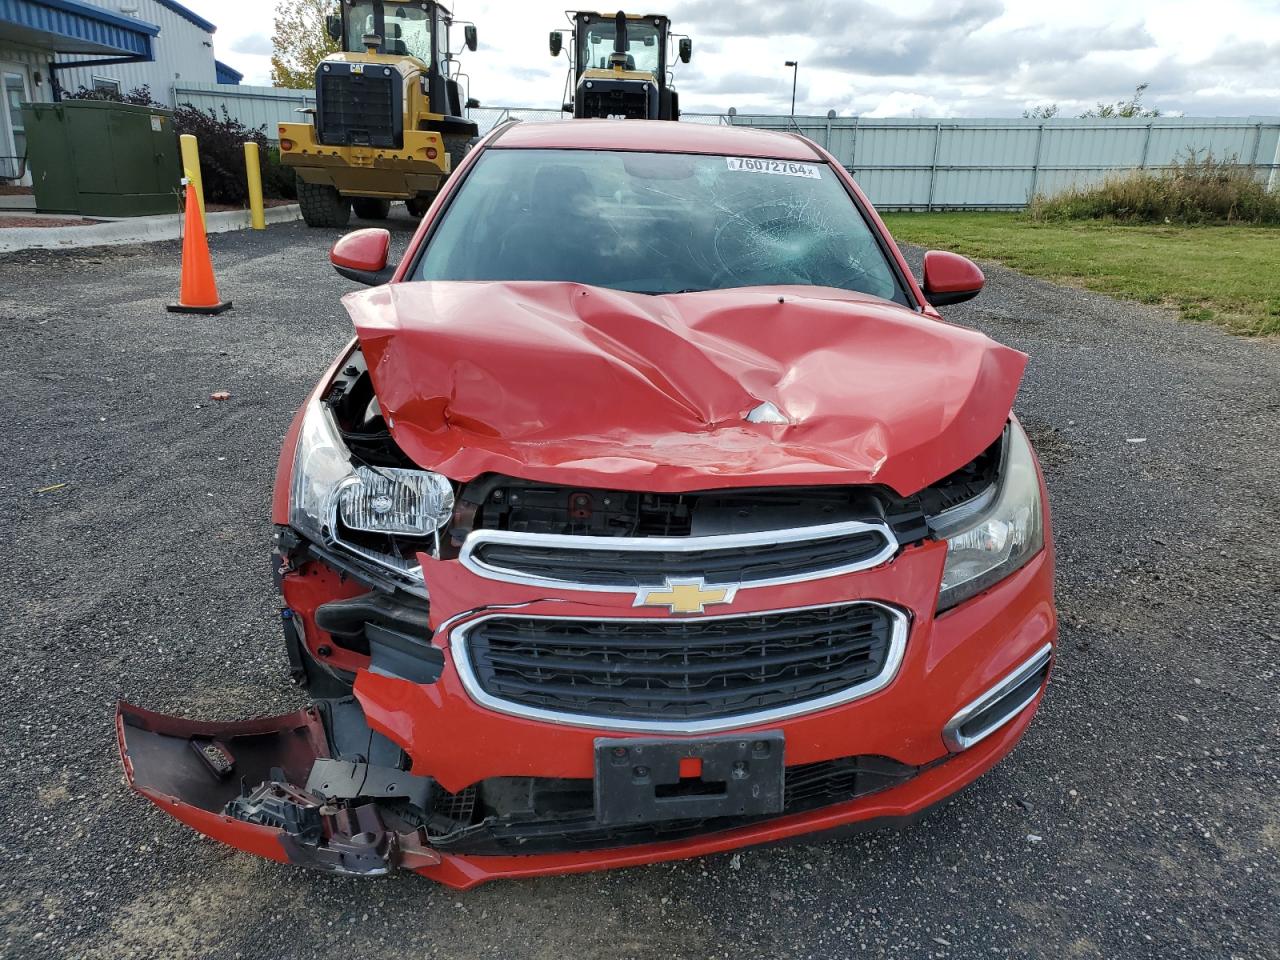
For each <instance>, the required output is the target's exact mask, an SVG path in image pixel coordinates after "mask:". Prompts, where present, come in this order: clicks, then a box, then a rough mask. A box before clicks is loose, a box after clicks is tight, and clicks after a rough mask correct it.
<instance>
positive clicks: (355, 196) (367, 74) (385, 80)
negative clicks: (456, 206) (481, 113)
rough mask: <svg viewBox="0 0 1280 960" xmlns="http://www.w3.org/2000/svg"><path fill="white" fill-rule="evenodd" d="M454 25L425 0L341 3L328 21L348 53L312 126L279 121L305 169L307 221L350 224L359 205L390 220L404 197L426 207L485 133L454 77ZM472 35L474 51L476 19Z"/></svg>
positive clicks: (331, 68)
mask: <svg viewBox="0 0 1280 960" xmlns="http://www.w3.org/2000/svg"><path fill="white" fill-rule="evenodd" d="M452 25H453V18H452V16H451V15H450V13H449V11H448V10H447V9H445V8H444V7H443V6H441V5H440V4H438V3H434V2H420V0H414V2H410V0H342V2H341V7H340V12H339V13H337V14H334V15H332V16H330V17H328V18H327V28H328V31H329V34H330V36H332V37H333V38H334V39H335V40H337V41H338V42H339V43H340V45H341V51H342V52H340V53H335V54H331V55H329V56H328V57H326V58H325V59H324V60H323V61H321V63H320V65H319V67H318V68H317V69H316V106H315V110H314V111H312V122H310V123H282V124H280V160H281V162H282V163H284V164H285V165H286V166H290V167H293V169H294V170H295V171H296V173H297V178H298V201H299V203H300V205H301V207H302V217H303V219H304V220H306V222H307V225H308V226H312V227H342V226H345V225H346V223H347V221H348V220H349V219H350V217H351V212H352V209H353V208H354V210H355V214H356V216H358V217H366V218H371V219H383V218H385V217H386V216H387V214H388V213H389V212H390V209H391V204H392V202H393V201H396V200H403V201H404V202H405V204H406V205H407V206H408V208H409V212H410V213H412V214H413V215H415V216H421V215H422V214H423V213H424V212H425V211H426V209H427V205H428V204H429V203H430V202H431V198H432V197H434V196H435V194H436V191H438V190H439V189H440V186H441V184H443V183H444V181H445V179H446V178H447V177H448V176H449V174H450V172H452V170H453V168H454V167H455V166H456V165H457V164H458V162H459V161H461V159H462V157H463V155H464V154H465V153H466V151H467V149H468V148H469V146H470V144H471V143H472V141H473V140H474V139H475V137H476V136H477V135H478V134H479V129H478V128H477V126H476V125H475V124H474V123H472V122H471V121H470V120H467V119H465V118H464V116H463V104H462V93H461V90H460V88H459V86H458V82H457V80H456V79H455V78H454V77H453V76H451V75H450V67H451V65H455V64H456V63H457V61H456V60H455V59H454V58H453V55H452V54H451V52H450V49H449V28H450V27H451V26H452ZM465 36H466V46H467V48H468V49H470V50H475V48H476V29H475V27H474V26H473V25H470V24H467V25H466V30H465ZM470 105H472V104H470V103H469V104H468V106H470Z"/></svg>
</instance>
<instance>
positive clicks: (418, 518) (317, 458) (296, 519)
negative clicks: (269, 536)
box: [289, 401, 453, 552]
mask: <svg viewBox="0 0 1280 960" xmlns="http://www.w3.org/2000/svg"><path fill="white" fill-rule="evenodd" d="M452 515H453V487H452V486H451V485H450V483H449V481H448V480H447V479H446V478H445V477H442V476H440V474H438V473H431V472H430V471H427V470H404V469H400V468H397V467H372V466H366V465H363V464H362V465H360V466H356V465H355V464H353V463H352V462H351V453H350V451H348V450H347V447H346V445H345V444H344V443H343V442H342V438H341V436H339V434H338V428H337V426H336V424H334V422H333V414H332V413H331V412H330V411H329V408H328V407H327V406H325V405H324V404H323V403H320V402H319V401H316V402H314V403H312V404H311V405H310V406H309V407H308V408H307V413H306V416H305V417H304V418H303V421H302V429H301V430H300V431H299V433H298V452H297V455H296V456H295V457H294V462H293V496H292V498H291V500H290V504H289V522H290V524H292V526H293V527H294V528H295V529H296V530H298V532H300V533H302V534H305V535H306V536H307V537H309V538H310V539H312V540H314V541H316V542H317V543H333V542H334V541H336V540H339V539H340V537H339V526H340V525H341V526H342V527H346V528H348V529H351V530H359V531H364V532H366V533H374V534H378V533H381V534H387V535H389V536H390V535H394V536H415V537H429V536H431V535H433V534H434V533H435V532H436V531H437V530H439V529H440V528H441V527H443V526H444V525H445V524H446V523H448V522H449V518H450V517H451V516H452ZM360 552H365V551H360Z"/></svg>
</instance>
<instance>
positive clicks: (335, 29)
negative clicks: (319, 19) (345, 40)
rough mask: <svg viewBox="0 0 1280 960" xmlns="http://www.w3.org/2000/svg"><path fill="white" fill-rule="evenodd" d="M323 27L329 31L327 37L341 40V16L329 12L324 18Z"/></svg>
mask: <svg viewBox="0 0 1280 960" xmlns="http://www.w3.org/2000/svg"><path fill="white" fill-rule="evenodd" d="M324 28H325V30H326V31H328V33H329V39H330V40H335V41H339V42H341V40H342V17H341V15H339V14H336V13H331V14H329V16H327V17H325V18H324Z"/></svg>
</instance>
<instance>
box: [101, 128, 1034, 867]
mask: <svg viewBox="0 0 1280 960" xmlns="http://www.w3.org/2000/svg"><path fill="white" fill-rule="evenodd" d="M388 242H389V236H388V234H387V233H386V231H383V230H362V231H359V232H357V233H354V234H351V235H348V236H346V237H344V238H342V239H341V240H340V241H338V243H337V244H336V245H335V247H334V249H333V253H332V260H333V263H334V265H335V266H336V267H337V268H338V270H339V271H340V272H342V273H343V274H345V275H347V276H349V277H353V278H355V279H358V280H361V281H363V282H365V283H368V284H370V285H374V286H373V289H370V290H367V291H363V292H359V293H353V294H351V295H350V296H348V297H346V298H345V300H344V303H345V305H346V307H347V310H348V311H349V312H350V314H351V318H352V320H353V321H354V324H355V329H356V334H357V336H356V339H355V340H353V341H352V342H351V344H350V345H349V346H348V347H347V349H345V350H344V351H343V352H342V354H341V355H340V356H339V357H338V358H337V360H336V361H335V362H334V364H333V366H332V367H331V368H330V369H329V371H328V372H327V373H325V375H324V377H323V378H322V379H321V381H320V383H319V385H318V386H317V387H316V389H315V391H314V393H313V394H312V395H311V397H310V398H309V399H308V400H307V402H306V404H305V405H304V406H303V408H302V410H301V411H300V412H299V413H298V415H297V418H296V419H295V421H294V423H293V426H292V428H291V429H290V431H289V435H288V439H287V441H286V442H285V446H284V450H283V452H282V454H281V458H280V470H279V476H278V478H277V483H276V490H275V503H274V508H273V509H274V517H275V522H276V523H277V524H278V529H279V536H278V543H277V546H276V549H275V552H274V563H275V571H276V578H277V581H278V583H279V586H280V590H281V592H282V594H283V596H284V604H285V606H284V610H283V625H284V635H285V641H286V646H287V650H288V656H289V661H290V664H291V667H292V671H293V675H294V677H295V678H296V679H297V680H298V682H299V683H302V684H305V685H307V686H308V687H309V688H310V691H311V693H312V695H313V697H314V703H313V705H312V706H310V707H308V708H306V709H305V710H302V711H299V712H298V713H294V714H291V715H289V716H284V717H277V718H273V719H267V720H252V721H246V722H242V723H200V722H195V721H188V720H183V719H177V718H172V717H167V716H161V715H158V714H155V713H151V712H148V711H146V710H143V709H140V708H138V707H134V706H130V705H127V704H122V705H121V706H120V709H119V713H118V717H117V729H118V733H119V741H120V751H121V755H122V758H123V761H124V766H125V770H126V773H127V776H128V779H129V782H130V783H131V784H132V786H133V787H134V789H136V790H137V791H138V792H140V793H142V794H143V795H144V796H146V797H147V798H148V799H150V800H151V801H152V802H154V803H156V804H157V805H158V806H160V807H161V808H162V809H164V810H165V811H167V812H168V813H170V814H171V815H172V816H174V817H176V818H177V819H179V820H182V821H183V822H185V823H187V824H189V825H190V826H192V827H194V828H195V829H197V830H199V831H200V832H202V833H205V834H207V835H208V836H211V837H214V838H216V839H218V840H221V841H223V842H225V843H228V844H231V845H233V846H235V847H239V848H241V849H243V850H247V851H250V852H252V853H256V854H258V855H260V856H263V857H268V858H270V859H273V860H277V861H281V862H291V863H296V864H301V865H305V866H310V867H317V868H320V869H323V870H329V871H336V872H341V873H362V874H378V873H384V872H387V871H390V870H393V869H396V868H406V869H410V870H414V871H417V872H419V873H421V874H423V875H425V876H428V877H431V878H433V879H436V880H439V881H441V882H443V883H446V884H449V885H451V886H455V887H469V886H473V885H475V884H478V883H481V882H484V881H486V880H490V879H493V878H498V877H523V876H531V875H536V874H544V873H563V872H571V871H583V870H591V869H596V868H602V867H615V866H624V865H630V864H642V863H652V862H656V861H662V860H672V859H676V858H680V857H689V856H695V855H700V854H707V853H713V852H718V851H724V850H731V849H734V848H735V847H742V846H746V845H749V844H757V843H763V842H770V841H778V840H783V839H786V838H792V837H798V836H800V835H804V834H816V833H820V832H830V831H837V830H851V829H862V828H868V827H877V826H883V825H888V824H902V823H905V822H907V821H910V820H912V819H914V818H916V817H918V816H920V815H922V814H923V813H924V812H925V811H927V810H929V809H930V808H931V807H933V806H935V805H936V804H938V803H940V802H942V801H944V800H946V799H947V798H948V797H950V796H951V795H952V794H954V793H955V792H956V791H957V790H959V789H961V788H962V787H964V786H965V785H966V784H968V783H970V782H972V781H973V780H974V779H975V778H977V777H978V776H979V775H981V774H982V773H983V772H984V771H986V770H988V769H989V768H990V767H991V766H992V765H994V764H995V763H996V762H997V761H998V760H999V759H1000V758H1001V757H1003V756H1004V755H1005V754H1006V753H1008V752H1009V751H1010V750H1011V749H1012V748H1013V746H1014V744H1015V743H1017V741H1018V739H1019V738H1020V737H1021V736H1022V734H1023V732H1024V731H1025V730H1026V729H1027V726H1028V724H1030V722H1031V718H1032V715H1033V713H1034V712H1035V709H1036V706H1037V704H1038V702H1039V698H1040V696H1041V692H1042V690H1043V689H1044V685H1045V683H1046V681H1047V678H1048V675H1049V670H1050V666H1051V664H1052V660H1053V651H1054V644H1055V640H1056V635H1057V624H1056V615H1055V610H1054V601H1053V550H1052V544H1051V541H1050V535H1049V517H1048V510H1047V500H1046V495H1045V490H1044V484H1043V481H1042V478H1041V475H1040V470H1039V467H1038V464H1037V462H1036V458H1035V455H1034V453H1033V452H1032V449H1031V446H1030V444H1029V443H1028V441H1027V437H1026V435H1025V433H1024V432H1023V429H1022V427H1021V426H1020V425H1019V423H1018V420H1017V418H1016V417H1014V415H1013V414H1012V412H1011V411H1012V405H1013V401H1014V396H1015V394H1016V392H1017V389H1018V384H1019V380H1020V378H1021V376H1022V372H1023V368H1024V365H1025V362H1026V357H1025V356H1024V355H1023V354H1021V353H1019V352H1017V351H1015V350H1012V349H1009V348H1008V347H1004V346H1001V345H1000V344H997V343H995V342H993V341H991V340H989V339H988V338H987V337H985V336H983V335H982V334H980V333H977V332H975V331H973V330H969V329H965V328H962V327H958V326H953V325H951V324H949V323H946V322H945V321H943V320H942V318H941V317H940V316H939V314H938V313H937V311H936V309H935V308H936V307H937V306H939V305H942V304H948V303H956V302H959V301H961V300H965V299H968V298H970V297H972V296H974V295H976V294H977V293H978V291H979V290H980V288H981V287H982V283H983V277H982V274H981V272H980V271H979V270H978V268H977V267H975V266H974V265H973V264H972V263H970V262H969V261H967V260H965V259H963V258H961V257H957V256H954V255H951V254H947V253H930V254H928V255H927V256H926V257H925V261H924V278H923V287H921V286H919V285H917V283H916V281H915V280H914V279H913V277H912V275H911V272H910V271H909V269H908V267H907V264H906V262H905V261H904V260H903V258H902V255H901V254H900V253H899V251H898V249H897V247H896V246H895V244H894V242H893V240H892V238H891V237H890V236H889V234H888V232H887V231H886V230H885V227H884V225H883V224H882V223H881V221H880V219H879V218H878V217H877V215H876V213H875V211H874V210H873V209H872V207H871V205H870V203H868V202H867V199H866V197H865V196H863V194H862V193H861V191H860V190H859V189H858V187H857V185H856V184H855V183H854V181H853V180H852V178H851V177H850V176H849V174H848V173H847V172H846V171H845V170H844V169H843V168H842V167H841V166H840V165H839V163H838V162H837V161H836V160H835V159H834V158H833V157H832V156H831V155H830V154H829V153H827V152H826V151H825V150H823V149H822V148H820V147H818V146H817V145H816V144H814V143H812V142H811V141H808V140H806V139H804V138H803V137H799V136H791V135H784V134H779V133H770V132H762V131H754V130H750V129H745V128H723V127H708V126H700V125H694V124H685V123H679V124H675V123H672V124H665V123H664V124H658V123H634V124H633V123H615V122H609V121H575V122H565V123H548V124H533V123H529V124H526V123H512V124H508V125H504V126H501V127H499V128H498V129H496V130H495V131H494V132H493V133H491V134H490V135H489V136H488V137H487V138H486V139H485V140H484V141H483V142H482V143H481V144H479V145H478V146H477V148H476V149H474V150H473V151H472V152H471V154H470V155H469V156H468V158H467V159H466V161H465V162H464V163H462V164H461V165H460V167H459V170H458V171H457V173H456V175H455V176H454V177H452V178H451V179H450V181H449V183H448V185H447V186H446V187H445V189H444V191H443V192H442V193H441V194H440V196H439V197H438V198H437V199H436V201H435V203H434V205H433V207H432V208H431V210H430V211H429V213H428V214H427V216H426V218H425V220H424V221H423V223H422V226H421V228H420V229H419V230H418V233H417V235H416V236H415V237H414V239H413V242H412V243H411V244H410V246H409V250H408V252H407V253H406V255H405V256H404V258H403V260H402V261H401V262H400V264H399V266H398V267H396V268H394V269H392V268H390V267H388V266H387V254H388Z"/></svg>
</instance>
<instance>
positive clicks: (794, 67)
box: [785, 60, 800, 120]
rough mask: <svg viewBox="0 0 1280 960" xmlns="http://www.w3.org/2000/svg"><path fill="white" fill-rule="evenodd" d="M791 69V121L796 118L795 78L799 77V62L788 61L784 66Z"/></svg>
mask: <svg viewBox="0 0 1280 960" xmlns="http://www.w3.org/2000/svg"><path fill="white" fill-rule="evenodd" d="M785 65H786V66H788V67H790V68H791V119H792V120H794V119H795V117H796V78H797V77H798V76H799V75H800V61H799V60H788V61H787V62H786V64H785Z"/></svg>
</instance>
